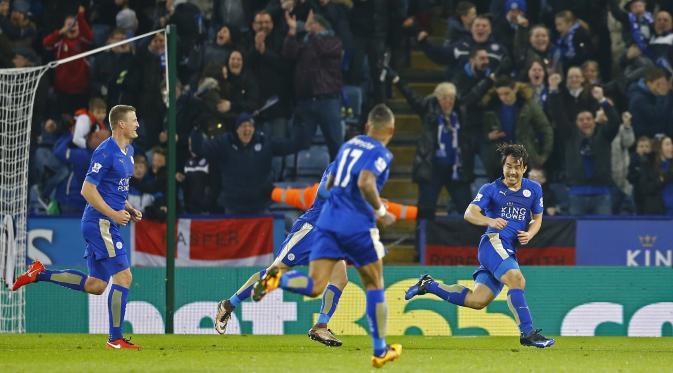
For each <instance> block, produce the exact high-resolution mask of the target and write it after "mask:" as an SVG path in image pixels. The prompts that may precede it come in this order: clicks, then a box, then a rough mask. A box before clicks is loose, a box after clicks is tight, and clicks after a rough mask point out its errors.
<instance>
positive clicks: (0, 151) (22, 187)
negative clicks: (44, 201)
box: [0, 29, 165, 333]
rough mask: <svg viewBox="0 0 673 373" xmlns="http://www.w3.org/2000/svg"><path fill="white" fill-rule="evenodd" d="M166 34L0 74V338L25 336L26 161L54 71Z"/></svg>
mask: <svg viewBox="0 0 673 373" xmlns="http://www.w3.org/2000/svg"><path fill="white" fill-rule="evenodd" d="M163 32H165V30H164V29H161V30H156V31H152V32H148V33H146V34H143V35H139V36H136V37H133V38H130V39H127V40H123V41H120V42H117V43H113V44H109V45H105V46H103V47H100V48H97V49H94V50H91V51H88V52H85V53H81V54H79V55H76V56H72V57H68V58H65V59H62V60H57V61H53V62H50V63H49V64H47V65H44V66H37V67H30V68H17V69H0V333H24V332H25V331H26V325H25V324H26V323H25V305H26V299H25V297H26V295H25V290H24V289H25V288H21V289H19V290H18V291H16V292H13V291H11V287H12V285H13V283H14V280H15V279H16V277H17V276H18V275H19V274H21V273H23V272H24V271H25V270H26V254H27V248H26V246H27V245H26V244H27V229H26V228H27V212H28V207H27V206H28V158H29V156H30V130H31V122H32V120H33V103H34V99H35V94H36V92H37V86H38V84H39V82H40V79H41V78H42V75H44V73H45V72H46V71H47V70H49V69H50V68H55V67H56V66H58V65H60V64H63V63H67V62H70V61H73V60H76V59H80V58H85V57H88V56H90V55H92V54H96V53H100V52H103V51H106V50H108V49H111V48H114V47H116V46H119V45H122V44H126V43H132V42H134V41H136V40H139V39H142V38H146V37H149V36H152V35H154V34H157V33H163Z"/></svg>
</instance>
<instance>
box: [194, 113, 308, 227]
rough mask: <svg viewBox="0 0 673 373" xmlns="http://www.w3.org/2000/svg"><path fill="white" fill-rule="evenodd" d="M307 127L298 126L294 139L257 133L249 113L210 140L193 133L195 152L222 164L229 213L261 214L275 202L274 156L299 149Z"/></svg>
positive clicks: (222, 198)
mask: <svg viewBox="0 0 673 373" xmlns="http://www.w3.org/2000/svg"><path fill="white" fill-rule="evenodd" d="M305 132H306V131H305V129H304V128H303V127H300V128H297V133H295V135H294V136H293V137H292V139H291V140H286V139H273V138H271V137H267V136H265V135H264V134H263V133H261V132H259V133H256V132H255V122H254V120H253V118H252V116H251V115H250V114H248V113H241V114H240V115H239V116H238V118H236V131H235V132H234V133H225V134H222V135H219V136H217V137H215V138H213V139H206V138H205V137H204V135H203V134H202V133H200V132H198V131H194V132H192V134H191V137H190V139H191V151H192V153H194V154H196V155H197V156H200V157H206V158H208V160H209V161H210V162H213V163H218V165H219V169H220V172H221V176H222V188H221V192H220V198H218V202H220V204H222V205H224V208H225V211H226V213H228V214H261V213H264V212H265V211H266V209H267V207H268V206H269V204H270V203H271V189H272V188H273V185H272V181H273V180H272V177H273V175H272V172H271V160H272V158H273V156H281V155H287V154H291V153H294V152H296V151H297V150H298V149H299V145H300V144H301V143H302V142H303V141H304V137H305V136H306V134H305Z"/></svg>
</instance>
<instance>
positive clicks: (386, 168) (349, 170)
mask: <svg viewBox="0 0 673 373" xmlns="http://www.w3.org/2000/svg"><path fill="white" fill-rule="evenodd" d="M392 159H393V155H392V153H391V152H390V151H388V149H386V147H385V146H383V144H382V143H381V142H379V141H378V140H375V139H372V138H371V137H369V136H365V135H360V136H356V137H354V138H352V139H351V140H350V141H348V142H347V143H345V144H343V145H342V146H341V148H340V149H339V153H338V154H337V157H336V159H335V160H334V170H333V174H334V184H333V185H332V189H330V196H329V198H328V199H327V200H326V201H325V205H324V207H323V210H322V213H321V214H320V218H318V222H317V226H318V227H319V228H320V229H324V230H328V231H333V232H363V231H368V230H369V229H371V228H374V227H376V219H375V216H374V209H373V208H372V206H371V205H370V204H369V202H367V201H366V200H365V198H364V197H363V196H362V192H360V188H358V177H359V176H360V172H361V171H363V170H367V171H370V172H372V173H373V174H374V175H375V176H376V187H377V189H378V191H379V192H380V191H381V188H383V184H385V183H386V181H387V180H388V174H389V173H390V163H391V161H392Z"/></svg>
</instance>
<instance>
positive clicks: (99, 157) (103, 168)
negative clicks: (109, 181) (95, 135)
mask: <svg viewBox="0 0 673 373" xmlns="http://www.w3.org/2000/svg"><path fill="white" fill-rule="evenodd" d="M111 166H112V154H110V153H109V152H107V151H105V150H101V149H98V150H96V151H95V152H94V153H93V155H92V156H91V163H89V171H87V173H86V178H85V179H84V181H88V182H90V183H91V184H93V185H96V186H98V184H100V182H101V180H103V178H104V177H105V175H106V174H107V173H108V171H109V170H110V167H111Z"/></svg>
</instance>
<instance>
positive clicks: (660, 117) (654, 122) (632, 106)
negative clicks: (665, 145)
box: [628, 68, 673, 138]
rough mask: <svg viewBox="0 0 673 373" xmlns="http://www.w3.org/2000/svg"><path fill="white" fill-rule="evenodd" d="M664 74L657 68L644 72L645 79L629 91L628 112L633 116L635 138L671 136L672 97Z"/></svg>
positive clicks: (672, 130) (672, 132) (672, 127)
mask: <svg viewBox="0 0 673 373" xmlns="http://www.w3.org/2000/svg"><path fill="white" fill-rule="evenodd" d="M670 92H671V86H670V83H669V81H668V78H667V76H666V73H665V72H664V71H663V70H661V69H659V68H651V69H648V70H647V71H646V72H645V78H644V79H642V80H640V81H638V82H637V83H634V84H633V85H632V86H631V88H630V89H629V95H628V97H629V112H630V113H631V115H633V119H632V121H633V130H634V132H635V135H636V138H638V137H640V136H648V137H654V135H656V134H658V133H664V134H667V135H669V136H670V135H672V134H673V124H672V123H673V122H672V121H671V108H673V97H672V96H671V93H670Z"/></svg>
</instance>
